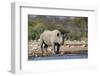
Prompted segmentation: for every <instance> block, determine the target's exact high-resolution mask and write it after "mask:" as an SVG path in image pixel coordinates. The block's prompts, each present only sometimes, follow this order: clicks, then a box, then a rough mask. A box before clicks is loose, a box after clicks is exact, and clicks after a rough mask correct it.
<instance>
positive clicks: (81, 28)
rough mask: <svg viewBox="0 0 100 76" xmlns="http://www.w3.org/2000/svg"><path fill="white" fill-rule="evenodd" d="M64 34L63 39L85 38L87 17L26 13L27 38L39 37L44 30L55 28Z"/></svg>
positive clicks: (34, 38)
mask: <svg viewBox="0 0 100 76" xmlns="http://www.w3.org/2000/svg"><path fill="white" fill-rule="evenodd" d="M55 29H58V30H59V31H61V32H63V33H64V34H65V39H69V40H86V39H87V36H88V35H87V34H88V18H87V17H71V16H44V15H28V40H37V39H39V36H40V34H41V33H42V32H43V31H44V30H55Z"/></svg>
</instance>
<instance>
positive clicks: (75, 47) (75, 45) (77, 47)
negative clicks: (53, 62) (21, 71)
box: [28, 40, 88, 59]
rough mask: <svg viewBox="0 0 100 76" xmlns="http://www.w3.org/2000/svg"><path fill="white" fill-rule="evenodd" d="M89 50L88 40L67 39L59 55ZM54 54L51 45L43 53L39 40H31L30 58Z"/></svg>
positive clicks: (29, 46) (81, 52)
mask: <svg viewBox="0 0 100 76" xmlns="http://www.w3.org/2000/svg"><path fill="white" fill-rule="evenodd" d="M87 52H88V47H87V44H86V42H84V41H82V42H78V41H75V42H74V41H73V42H72V41H66V42H65V44H64V45H63V46H61V47H60V54H59V56H62V55H68V54H80V55H82V54H84V53H85V54H86V53H87ZM52 55H53V56H54V52H53V51H52V48H51V47H48V49H47V51H45V49H44V52H43V54H42V52H41V50H40V45H39V41H36V40H34V41H30V42H29V43H28V56H29V59H30V58H31V57H34V58H35V57H43V56H45V57H49V56H52Z"/></svg>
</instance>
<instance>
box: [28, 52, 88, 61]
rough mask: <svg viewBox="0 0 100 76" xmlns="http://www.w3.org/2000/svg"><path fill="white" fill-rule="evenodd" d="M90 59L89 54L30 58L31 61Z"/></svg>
mask: <svg viewBox="0 0 100 76" xmlns="http://www.w3.org/2000/svg"><path fill="white" fill-rule="evenodd" d="M85 58H88V54H87V53H86V54H64V55H62V56H61V55H60V56H59V55H51V56H45V57H30V59H29V61H32V60H59V59H60V60H61V59H85Z"/></svg>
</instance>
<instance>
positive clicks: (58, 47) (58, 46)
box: [56, 44, 60, 54]
mask: <svg viewBox="0 0 100 76" xmlns="http://www.w3.org/2000/svg"><path fill="white" fill-rule="evenodd" d="M59 49H60V45H59V44H57V52H56V54H59Z"/></svg>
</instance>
